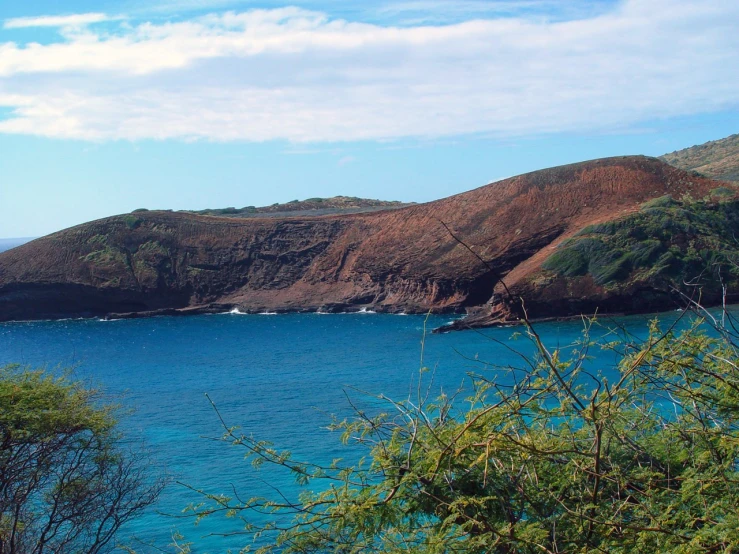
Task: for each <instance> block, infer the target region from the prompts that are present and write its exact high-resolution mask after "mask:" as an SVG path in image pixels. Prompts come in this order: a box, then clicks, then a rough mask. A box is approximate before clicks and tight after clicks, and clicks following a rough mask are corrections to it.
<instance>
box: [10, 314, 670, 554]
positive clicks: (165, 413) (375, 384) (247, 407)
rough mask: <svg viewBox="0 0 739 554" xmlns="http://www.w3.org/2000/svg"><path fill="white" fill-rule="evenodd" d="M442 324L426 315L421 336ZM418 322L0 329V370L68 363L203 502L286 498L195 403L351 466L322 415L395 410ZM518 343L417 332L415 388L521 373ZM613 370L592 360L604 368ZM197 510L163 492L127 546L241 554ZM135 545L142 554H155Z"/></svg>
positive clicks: (552, 329) (183, 497)
mask: <svg viewBox="0 0 739 554" xmlns="http://www.w3.org/2000/svg"><path fill="white" fill-rule="evenodd" d="M664 317H666V318H668V319H669V318H674V317H675V314H670V315H668V316H664ZM448 319H449V318H448V317H440V316H432V317H430V318H429V321H428V328H429V329H431V328H433V327H436V326H439V325H441V324H443V323H445V322H447V321H448ZM424 320H425V318H424V317H421V316H397V315H380V314H343V315H319V314H294V315H274V316H269V315H238V314H222V315H212V316H196V317H188V318H181V317H180V318H178V317H157V318H151V319H138V320H120V321H99V320H67V321H57V322H23V323H6V324H0V365H3V364H5V363H10V362H17V363H22V364H28V365H30V366H33V367H39V366H44V367H47V368H49V369H55V368H62V367H69V366H73V367H74V368H75V375H76V376H78V377H80V378H83V379H86V380H88V381H90V382H91V383H94V384H99V385H101V386H103V387H104V388H105V390H106V391H107V392H108V393H109V394H111V395H112V396H114V397H116V398H117V399H119V400H120V401H121V402H122V403H123V404H124V405H125V406H127V407H131V408H133V412H132V413H131V415H130V416H128V417H127V418H126V419H125V420H124V422H123V425H124V427H125V429H126V430H127V433H128V436H129V439H130V440H131V441H133V442H135V443H139V442H141V441H143V443H144V444H145V445H146V449H147V451H149V452H150V453H151V455H152V456H153V459H154V460H155V465H156V467H157V468H159V469H161V470H163V471H166V472H167V473H168V474H170V475H172V476H173V477H174V478H175V479H176V480H177V481H180V482H183V483H187V484H188V485H191V486H192V487H195V488H199V489H203V490H206V491H208V492H213V493H225V494H230V493H231V487H232V486H233V487H235V489H236V490H237V491H239V493H240V495H242V496H243V497H247V498H248V497H250V496H253V495H257V494H268V493H270V489H269V488H268V486H267V485H266V484H265V482H269V483H270V484H274V485H277V486H279V487H280V488H282V489H285V490H287V491H288V493H290V494H294V493H295V491H296V487H295V485H294V484H293V481H292V478H291V477H290V476H286V475H283V474H281V473H278V472H272V471H269V470H261V471H256V470H254V469H253V468H252V467H251V465H250V464H249V463H248V462H245V461H244V460H243V452H239V451H238V450H237V449H236V448H234V447H230V446H228V445H226V444H224V443H222V442H218V441H214V440H210V439H211V438H215V437H219V436H220V435H221V431H222V430H221V428H220V427H219V421H218V418H217V417H216V414H215V413H214V411H213V409H212V407H211V405H210V404H209V402H208V400H207V399H206V397H205V393H208V394H209V395H210V397H211V398H212V399H213V400H214V402H215V403H216V404H217V405H218V408H219V410H220V411H221V413H222V415H223V416H224V418H225V419H226V421H227V422H228V423H229V425H231V424H233V425H239V426H241V428H242V430H243V431H245V432H246V433H248V434H253V435H254V436H255V437H257V438H259V439H266V440H270V441H272V442H273V443H275V445H276V446H277V447H279V448H280V449H288V450H291V451H292V452H293V453H294V454H295V457H296V458H302V459H306V460H323V461H325V460H330V459H332V458H337V457H343V458H345V459H348V460H352V459H355V458H356V457H357V455H358V454H357V453H356V452H355V451H353V450H352V449H350V448H348V447H345V446H342V445H341V442H340V441H339V437H338V436H337V435H336V434H332V433H330V432H329V431H327V430H326V429H325V428H326V426H327V425H328V424H329V423H330V421H331V415H332V414H334V415H338V416H340V417H342V416H348V415H351V409H350V406H349V402H348V400H347V398H346V394H347V393H348V394H349V395H350V396H351V397H352V398H353V399H354V400H355V401H356V402H357V403H358V404H359V405H360V406H361V405H368V403H370V401H369V400H368V399H367V398H366V397H363V395H362V393H361V392H359V391H367V392H368V393H372V394H380V393H383V394H385V395H387V396H390V397H393V398H396V399H403V398H407V397H408V395H409V394H412V395H415V393H416V392H415V391H416V390H417V386H416V385H417V379H418V369H419V367H420V356H421V341H422V339H423V337H424V332H423V330H424ZM647 321H648V318H647V317H631V318H623V319H621V320H619V322H618V323H621V324H624V325H626V326H627V327H628V328H629V329H630V330H631V331H634V332H638V333H643V332H644V330H645V329H646V325H647ZM537 329H538V331H539V333H540V334H541V336H542V338H543V339H544V341H545V342H546V343H547V345H548V346H550V347H556V346H563V345H567V344H570V343H572V342H573V341H574V340H576V339H577V338H578V337H579V336H580V331H581V329H582V323H581V322H577V321H572V322H563V323H547V324H540V325H538V326H537ZM514 332H515V330H514V329H492V330H484V331H482V332H475V331H465V332H457V333H450V334H443V335H426V338H425V349H424V364H425V365H426V366H428V367H430V368H432V369H434V370H435V371H433V372H430V373H427V374H425V377H424V379H426V381H427V383H426V384H428V380H429V379H430V378H431V375H432V374H433V382H432V383H431V384H430V386H431V389H432V391H433V394H432V396H434V395H435V394H436V393H438V392H440V391H441V390H444V391H446V392H453V391H456V390H457V389H458V388H459V387H460V386H462V385H463V383H464V382H465V378H466V376H467V374H468V373H469V372H476V373H480V372H484V371H486V362H490V363H494V364H497V365H500V366H506V365H508V364H511V365H515V366H517V367H519V366H520V365H521V360H520V359H519V358H518V356H517V355H515V354H513V353H512V352H510V351H509V350H508V349H506V348H505V347H503V346H501V345H500V344H497V343H496V341H501V342H503V343H504V344H507V345H509V346H511V347H513V348H515V349H517V350H520V351H522V352H524V353H531V352H532V351H533V348H532V347H531V345H530V344H529V343H528V341H526V340H525V339H519V340H515V341H514V340H512V339H511V335H512V334H513V333H514ZM491 339H494V340H491ZM612 362H613V360H612V359H601V360H599V363H603V364H604V365H606V366H607V365H609V364H612ZM424 386H425V385H424ZM200 500H201V498H200V497H199V496H198V495H197V494H196V493H193V492H191V491H190V490H188V489H187V488H185V487H182V486H179V485H177V484H172V485H170V486H169V487H168V488H167V489H166V490H165V492H164V494H163V495H162V498H161V501H160V502H159V504H158V505H157V506H156V508H155V509H152V510H150V512H149V513H148V514H147V515H146V516H145V517H143V518H141V519H140V520H139V521H137V522H136V523H135V524H133V525H130V526H129V527H128V528H127V529H126V535H127V536H131V535H133V536H135V537H136V540H140V541H142V543H153V544H155V545H157V546H159V547H166V545H168V544H169V543H170V542H171V537H172V535H173V533H174V532H175V531H176V532H179V533H181V534H182V535H184V536H185V537H186V539H187V540H190V541H193V542H194V543H195V547H194V548H193V551H194V552H198V553H200V552H211V553H217V552H225V551H226V550H227V549H228V548H231V549H236V550H238V548H240V547H242V546H244V545H246V544H248V543H249V540H250V539H249V538H248V537H247V536H238V535H237V536H220V535H219V534H229V533H231V532H233V531H238V530H239V529H240V524H239V523H238V522H237V521H235V520H227V519H224V518H212V519H209V520H205V521H204V522H202V523H201V524H200V525H199V526H197V527H195V526H194V525H193V522H192V520H191V519H188V518H183V517H182V514H181V511H182V510H183V508H185V507H186V506H187V505H188V504H191V503H196V502H198V501H200ZM142 543H137V544H138V549H139V551H142V552H148V551H153V550H152V549H149V548H146V547H144V546H142ZM134 546H136V544H135V545H134Z"/></svg>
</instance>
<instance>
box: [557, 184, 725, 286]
mask: <svg viewBox="0 0 739 554" xmlns="http://www.w3.org/2000/svg"><path fill="white" fill-rule="evenodd" d="M736 237H739V202H737V201H736V200H732V201H726V202H720V203H706V202H702V201H693V200H692V199H689V198H685V199H683V200H681V201H676V200H674V199H672V198H671V197H670V196H663V197H660V198H656V199H654V200H651V201H649V202H646V203H645V204H643V205H642V210H641V211H640V212H638V213H636V214H633V215H631V216H628V217H626V218H623V219H619V220H614V221H608V222H606V223H601V224H597V225H591V226H588V227H586V228H584V229H583V230H582V231H580V232H579V233H577V234H576V235H575V236H574V237H573V238H571V239H570V240H568V241H565V242H563V243H562V244H561V245H560V247H559V248H558V249H557V251H556V252H554V253H553V254H552V255H551V256H550V257H549V258H548V259H547V260H546V261H545V262H544V264H543V267H544V269H547V270H550V271H553V272H555V273H557V274H559V275H564V276H567V277H577V276H583V275H588V274H589V275H591V276H592V277H593V280H594V281H595V282H596V283H597V284H599V285H603V286H606V287H617V286H620V285H623V284H625V283H628V282H630V281H631V280H640V281H647V280H648V281H650V282H652V283H655V282H665V283H669V285H670V286H673V287H675V288H677V289H682V288H684V281H691V280H694V279H699V280H700V283H701V284H703V285H704V286H706V287H708V288H709V289H710V288H713V289H720V287H721V279H723V280H724V283H725V284H729V285H736V284H739V270H738V269H737V263H736V262H737V261H738V260H739V241H738V240H737V238H736ZM719 276H720V278H719Z"/></svg>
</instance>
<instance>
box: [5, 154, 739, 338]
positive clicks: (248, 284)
mask: <svg viewBox="0 0 739 554" xmlns="http://www.w3.org/2000/svg"><path fill="white" fill-rule="evenodd" d="M668 196H669V197H670V198H672V199H674V200H668V199H666V197H668ZM734 197H735V190H734V188H733V187H731V186H726V185H725V184H722V183H720V182H716V181H712V180H710V179H706V178H704V177H701V176H698V175H696V174H694V173H688V172H685V171H682V170H679V169H676V168H673V167H671V166H669V165H667V164H665V163H663V162H661V161H660V160H658V159H656V158H647V157H643V156H628V157H618V158H608V159H602V160H594V161H590V162H584V163H580V164H573V165H568V166H562V167H557V168H552V169H547V170H542V171H537V172H533V173H529V174H526V175H521V176H518V177H513V178H510V179H506V180H503V181H500V182H497V183H493V184H490V185H487V186H484V187H481V188H478V189H476V190H473V191H470V192H466V193H463V194H459V195H456V196H452V197H450V198H446V199H443V200H438V201H435V202H430V203H427V204H418V205H413V206H408V207H404V208H399V209H392V210H383V211H375V212H369V213H358V214H342V215H328V216H320V217H289V218H232V217H218V216H205V215H199V214H192V213H182V212H161V211H145V212H138V213H133V214H127V215H121V216H115V217H110V218H106V219H102V220H98V221H93V222H90V223H86V224H84V225H79V226H77V227H73V228H71V229H67V230H64V231H61V232H58V233H54V234H52V235H49V236H47V237H43V238H41V239H37V240H35V241H32V242H30V243H28V244H25V245H23V246H20V247H18V248H15V249H13V250H10V251H8V252H5V253H3V254H0V319H2V320H11V319H33V318H56V317H70V316H110V315H115V314H117V315H120V314H127V315H151V314H154V313H181V314H186V313H200V312H212V311H223V310H229V309H232V308H238V309H240V310H242V311H246V312H261V311H265V310H268V311H301V310H311V311H312V310H323V311H343V310H358V309H361V308H371V309H374V310H377V311H391V312H401V311H405V312H426V311H427V310H429V309H432V310H436V311H464V310H471V311H473V312H475V314H476V318H477V320H478V321H479V322H480V324H489V323H495V322H510V321H514V320H515V319H516V318H517V317H519V316H520V312H517V310H518V308H517V306H516V304H515V303H512V302H511V301H510V300H509V299H507V298H505V297H504V296H503V295H501V293H500V284H499V283H500V281H499V280H500V279H501V278H503V277H505V281H506V282H507V283H508V286H509V287H510V288H512V289H513V290H514V291H515V293H516V294H520V295H522V296H524V297H525V299H526V301H527V306H528V307H529V312H530V316H531V317H535V318H537V317H554V316H566V315H573V314H577V313H580V312H591V311H594V310H595V309H596V308H601V310H604V309H607V310H608V311H617V312H633V311H644V310H653V309H666V308H670V307H673V306H674V305H675V304H674V302H675V300H676V299H675V295H674V293H673V289H674V288H677V289H678V290H686V285H684V284H683V282H684V280H685V279H684V278H683V277H684V276H682V275H680V274H679V271H680V270H679V269H678V266H677V265H676V266H672V265H670V264H672V262H671V261H670V264H667V262H668V260H667V259H663V256H664V255H665V254H667V253H671V254H672V255H673V257H674V258H675V259H677V260H678V262H675V263H680V264H683V265H682V266H680V267H683V268H688V269H690V270H691V271H692V270H693V269H696V268H698V265H696V264H694V263H693V260H692V258H691V256H693V251H694V250H697V251H698V252H699V253H700V252H701V251H702V250H705V248H704V247H703V244H704V243H703V242H701V241H702V240H703V234H705V233H706V232H708V231H707V230H709V231H710V232H712V233H715V235H716V236H715V237H713V238H711V237H705V241H706V242H705V244H706V245H708V246H707V247H710V244H712V243H711V241H712V240H714V238H715V239H716V240H718V237H722V236H723V235H724V234H726V233H728V232H734V231H735V229H734V222H735V221H736V220H737V218H734V217H733V214H734V211H735V210H737V209H739V206H737V204H736V202H735V201H734ZM654 199H662V200H659V201H658V204H659V202H662V203H663V204H664V205H663V204H659V205H658V206H652V207H648V206H650V205H649V204H646V205H645V203H646V202H648V201H651V200H654ZM691 199H696V200H691ZM673 202H675V203H676V204H673ZM645 206H647V207H645ZM696 207H700V208H701V209H703V210H704V211H705V213H702V212H701V215H700V217H704V218H705V221H703V220H701V222H700V224H697V223H694V222H693V220H692V217H693V216H692V215H690V212H691V210H694V209H696ZM654 209H657V210H665V209H666V210H672V211H673V212H674V213H673V212H670V213H669V214H668V215H666V216H664V217H665V218H666V219H668V220H669V221H673V220H675V217H676V216H677V215H680V216H681V217H683V216H684V220H683V219H679V218H678V219H679V221H678V220H675V221H676V223H675V224H676V225H678V224H679V225H683V226H684V227H685V229H684V235H681V236H680V237H678V238H675V239H670V238H669V237H668V236H667V234H666V235H664V236H659V237H651V236H650V238H654V240H657V241H659V242H660V245H659V246H657V245H654V244H653V245H652V246H653V247H654V250H653V251H651V250H650V251H649V252H647V253H644V254H643V258H642V257H638V256H636V255H633V256H631V257H630V258H629V259H628V260H621V261H619V260H620V259H621V257H623V256H625V255H626V254H627V253H629V251H630V250H632V249H633V246H634V245H633V244H632V243H629V242H628V241H629V240H632V239H633V240H639V239H638V236H637V235H634V236H633V237H632V236H631V235H628V234H627V235H628V236H626V235H624V233H623V232H622V231H621V230H620V229H621V227H618V225H615V226H614V227H613V238H612V239H611V238H608V239H607V240H606V239H603V242H604V243H607V244H606V245H605V246H603V247H598V248H595V250H596V251H597V252H598V256H599V257H597V260H598V261H597V262H594V264H593V265H592V266H591V265H589V264H584V262H582V261H581V260H580V261H578V260H579V258H578V257H577V256H578V255H580V254H582V252H584V251H587V252H589V251H588V250H587V248H590V246H587V245H588V244H590V243H584V242H582V241H583V240H585V239H588V240H591V241H592V240H595V238H594V235H597V234H598V232H599V231H596V230H594V229H597V226H599V225H604V224H607V223H608V222H614V221H621V220H623V219H624V218H628V217H642V216H640V214H642V215H643V213H645V210H654ZM711 210H724V211H725V213H724V212H722V213H721V214H718V215H717V214H716V213H714V212H711ZM683 212H686V213H687V215H685V214H684V213H683ZM711 213H714V217H712V216H711ZM721 217H726V218H729V219H727V221H728V222H729V223H727V225H725V226H723V227H722V226H721V224H719V225H715V224H716V219H717V218H718V219H720V218H721ZM662 223H664V221H663V222H662ZM662 223H660V225H661V224H662ZM653 225H656V224H655V223H644V232H645V233H647V232H649V233H651V232H652V226H653ZM594 226H595V227H594ZM610 228H611V227H608V229H610ZM584 229H588V230H587V231H584ZM583 233H584V234H583ZM455 237H456V238H455ZM665 237H667V238H665ZM596 238H597V237H596ZM457 239H459V240H461V241H463V242H464V243H465V244H464V245H463V244H460V242H459V241H458V240H457ZM698 239H699V240H698ZM573 241H574V242H573ZM591 246H592V244H591ZM583 249H585V250H583ZM471 251H472V252H474V255H473V254H472V253H471ZM560 251H561V252H568V253H567V254H563V255H562V256H560V257H559V258H558V259H555V260H554V261H552V260H550V259H549V258H550V256H551V255H552V254H554V253H557V252H560ZM578 253H580V254H578ZM619 256H620V257H619ZM478 257H479V258H481V259H483V260H484V261H485V263H481V261H480V259H478ZM570 258H572V259H573V260H574V261H573V262H572V263H569V261H568V260H570ZM644 260H647V261H646V262H645V261H644ZM714 261H715V260H714ZM655 262H658V263H660V264H662V262H664V264H662V265H665V264H667V265H668V266H669V268H673V267H674V270H673V269H666V270H665V271H657V272H653V273H651V274H646V273H645V269H646V267H647V266H649V265H650V264H651V265H654V263H655ZM696 263H697V262H696ZM706 263H712V262H711V261H710V260H708V261H706ZM578 264H579V265H578ZM599 264H605V265H606V266H607V267H606V269H605V270H600V269H599V268H598V266H599ZM644 264H647V266H645V265H644ZM691 264H692V265H691ZM659 267H661V265H660V266H659ZM711 290H715V289H711ZM711 294H713V296H711V295H710V294H706V295H705V296H704V297H703V300H704V301H707V302H715V301H719V300H720V298H719V297H718V296H716V294H715V293H711ZM553 299H554V300H556V301H555V302H552V300H553ZM677 300H678V301H679V299H677ZM470 321H471V322H474V321H475V318H472V319H471V320H470Z"/></svg>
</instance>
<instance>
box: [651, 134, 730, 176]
mask: <svg viewBox="0 0 739 554" xmlns="http://www.w3.org/2000/svg"><path fill="white" fill-rule="evenodd" d="M660 159H661V160H662V161H664V162H667V163H668V164H670V165H672V166H674V167H677V168H680V169H685V170H687V171H695V172H696V173H699V174H700V175H702V176H704V177H709V178H711V179H718V180H721V181H732V182H735V183H739V134H737V135H731V136H730V137H726V138H725V139H721V140H714V141H711V142H707V143H705V144H699V145H697V146H692V147H690V148H685V149H683V150H678V151H676V152H672V153H671V154H665V155H664V156H661V157H660Z"/></svg>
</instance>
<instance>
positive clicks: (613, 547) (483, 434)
mask: <svg viewBox="0 0 739 554" xmlns="http://www.w3.org/2000/svg"><path fill="white" fill-rule="evenodd" d="M704 315H706V314H704ZM725 315H726V314H725ZM708 317H709V318H710V314H708ZM714 322H715V321H714ZM704 323H705V319H700V318H699V319H697V320H696V321H694V322H693V323H692V324H690V326H689V327H688V329H687V330H685V331H683V332H677V331H676V330H675V327H674V326H673V327H671V328H670V329H668V330H666V331H662V330H660V328H659V326H658V325H657V324H656V323H653V324H652V325H651V328H650V332H649V336H648V337H647V338H646V339H638V338H635V337H633V336H629V335H628V334H622V336H621V337H620V340H615V339H614V338H613V336H612V335H609V333H606V332H605V330H604V333H594V329H595V328H594V327H593V325H596V323H595V322H594V321H588V322H587V324H586V327H585V332H584V335H583V337H582V340H581V341H580V342H578V343H577V344H575V345H572V347H573V353H572V355H568V352H569V348H566V349H557V350H549V349H547V347H546V346H545V345H544V344H543V343H542V341H541V339H540V337H539V335H538V334H537V332H536V330H535V329H534V328H533V327H531V326H528V327H527V331H526V336H527V337H528V338H529V339H530V340H531V341H533V343H534V345H535V346H536V352H537V355H536V356H535V357H534V358H531V357H527V356H522V358H521V359H522V367H520V368H498V369H497V370H496V371H493V372H491V373H490V374H488V375H478V376H475V377H473V391H474V392H473V394H472V395H471V396H470V397H469V398H467V399H466V400H467V403H466V407H465V408H459V407H457V406H456V405H455V399H454V398H450V397H445V396H442V397H441V398H438V399H437V400H436V401H435V402H432V403H426V402H425V400H424V398H423V395H422V394H421V393H419V394H418V398H415V399H409V400H407V401H401V402H398V401H391V400H389V399H387V398H385V397H380V399H381V400H383V401H385V402H386V404H387V408H388V409H387V410H386V411H381V412H380V413H376V414H374V415H370V414H367V413H365V412H364V411H362V410H359V409H357V410H356V413H355V415H356V417H354V418H353V419H349V420H345V421H339V422H336V423H335V425H334V429H337V430H339V431H341V432H342V433H343V435H342V437H343V440H344V441H345V442H350V443H355V444H356V445H359V446H360V447H365V448H366V449H367V450H368V457H367V459H368V462H367V463H366V464H359V465H355V466H347V467H339V465H338V463H336V464H333V465H331V466H329V467H322V466H319V465H315V464H310V463H303V462H298V461H295V460H293V458H292V457H291V455H290V454H289V453H287V452H280V451H278V450H276V449H275V448H274V447H273V446H272V445H271V444H269V443H266V442H261V441H257V440H255V439H254V438H252V437H249V436H247V435H244V434H242V433H240V432H239V431H238V429H237V428H233V427H229V426H227V425H226V423H225V422H224V430H225V431H224V436H223V439H224V440H225V441H228V442H230V443H231V444H233V445H235V446H237V447H241V448H244V449H246V451H247V454H248V455H249V456H250V457H251V458H252V459H253V461H254V462H255V465H261V464H263V463H268V464H274V465H277V466H280V467H283V468H285V469H286V470H288V471H291V472H292V473H293V474H294V475H295V476H296V478H297V480H298V482H299V483H301V484H303V485H307V484H309V483H311V484H312V485H313V486H312V487H311V488H313V489H315V491H316V492H312V491H307V490H306V492H304V493H303V494H301V495H300V497H299V498H296V499H291V498H287V497H286V496H284V495H282V494H281V493H278V494H276V495H275V497H274V498H251V499H249V500H245V501H243V500H240V499H239V498H238V497H235V498H231V497H228V496H222V495H208V499H209V500H210V502H208V503H206V504H205V505H202V506H199V507H193V510H194V511H195V512H196V513H197V514H198V515H199V516H200V517H205V516H209V515H212V514H215V513H225V514H227V515H230V516H238V517H241V518H242V519H243V521H244V526H245V527H244V529H245V530H244V532H245V533H255V534H256V536H257V537H258V541H261V542H256V543H255V544H258V545H260V546H259V548H258V550H259V551H261V552H277V551H279V552H296V553H298V552H299V553H307V552H316V553H318V552H341V553H349V552H392V553H395V552H398V553H399V552H409V553H446V552H459V553H499V554H509V553H531V554H533V553H549V554H554V553H564V552H567V553H577V552H603V553H627V552H633V553H637V552H638V553H658V552H659V553H667V552H669V553H693V552H694V553H698V552H701V553H704V552H737V551H739V512H737V508H736V507H737V506H739V365H737V364H738V361H739V352H738V351H737V347H736V346H735V345H736V340H735V339H736V337H737V335H736V334H735V333H733V332H732V331H731V329H732V328H731V327H730V326H728V327H727V326H723V327H722V326H720V325H716V326H715V328H714V329H709V331H710V333H709V332H707V331H706V329H705V327H704ZM727 328H728V329H729V330H727ZM716 331H718V333H717V332H716ZM594 336H595V337H596V338H593V337H594ZM501 346H503V347H507V346H506V345H501ZM596 348H599V349H606V350H609V351H613V352H614V353H615V354H617V356H616V359H617V360H618V361H617V362H616V363H615V365H614V366H611V367H607V366H605V365H603V363H602V362H598V361H597V360H593V359H592V357H591V355H590V353H591V352H592V351H593V349H596ZM603 359H604V358H603V357H599V358H598V360H603ZM265 513H266V514H271V515H270V519H269V520H268V522H266V523H265V522H264V514H265ZM265 537H266V538H265Z"/></svg>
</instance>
